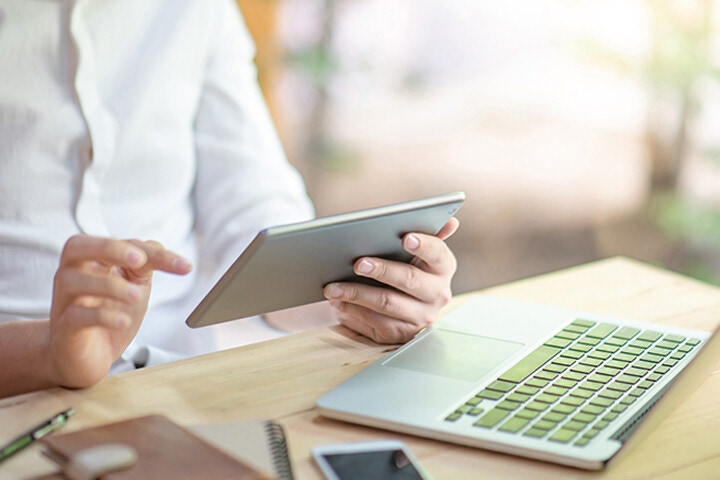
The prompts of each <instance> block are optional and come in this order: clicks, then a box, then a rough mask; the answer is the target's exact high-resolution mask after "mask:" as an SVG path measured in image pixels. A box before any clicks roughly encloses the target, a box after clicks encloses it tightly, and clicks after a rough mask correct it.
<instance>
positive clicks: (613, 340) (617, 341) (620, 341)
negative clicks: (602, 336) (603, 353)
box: [605, 337, 628, 347]
mask: <svg viewBox="0 0 720 480" xmlns="http://www.w3.org/2000/svg"><path fill="white" fill-rule="evenodd" d="M627 342H628V341H627V339H625V338H620V337H610V338H608V339H607V340H605V343H606V344H607V345H612V346H614V347H622V346H623V345H625V344H626V343H627Z"/></svg>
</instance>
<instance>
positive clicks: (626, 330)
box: [614, 327, 640, 340]
mask: <svg viewBox="0 0 720 480" xmlns="http://www.w3.org/2000/svg"><path fill="white" fill-rule="evenodd" d="M638 333H640V329H639V328H633V327H622V328H621V329H620V330H618V331H617V332H615V334H614V336H615V337H620V338H624V339H627V340H630V339H631V338H632V337H634V336H635V335H637V334H638Z"/></svg>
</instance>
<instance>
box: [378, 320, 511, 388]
mask: <svg viewBox="0 0 720 480" xmlns="http://www.w3.org/2000/svg"><path fill="white" fill-rule="evenodd" d="M523 345H524V344H523V343H517V342H509V341H507V340H500V339H497V338H490V337H481V336H478V335H472V334H468V333H460V332H453V331H450V330H441V329H435V330H433V331H432V332H431V333H430V334H428V335H425V336H424V337H422V338H421V339H419V340H418V341H417V342H415V343H413V345H412V346H411V347H410V348H407V349H405V350H403V351H401V352H400V353H398V354H397V355H394V356H393V357H392V358H390V359H389V360H387V361H386V362H385V363H384V365H386V366H389V367H395V368H402V369H405V370H413V371H417V372H423V373H429V374H432V375H440V376H443V377H452V378H456V379H459V380H467V381H469V382H474V381H477V380H479V379H480V378H482V377H483V376H484V375H485V374H486V373H488V372H489V371H491V370H492V369H494V368H495V367H497V366H498V365H500V363H502V362H503V361H504V360H505V359H506V358H508V357H509V356H510V355H512V354H513V353H515V352H517V351H518V350H519V349H520V348H521V347H522V346H523Z"/></svg>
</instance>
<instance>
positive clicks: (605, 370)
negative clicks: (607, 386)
mask: <svg viewBox="0 0 720 480" xmlns="http://www.w3.org/2000/svg"><path fill="white" fill-rule="evenodd" d="M597 373H599V374H600V375H609V376H611V377H614V376H615V375H617V374H618V373H620V369H619V368H611V367H607V366H605V367H602V368H599V369H598V371H597Z"/></svg>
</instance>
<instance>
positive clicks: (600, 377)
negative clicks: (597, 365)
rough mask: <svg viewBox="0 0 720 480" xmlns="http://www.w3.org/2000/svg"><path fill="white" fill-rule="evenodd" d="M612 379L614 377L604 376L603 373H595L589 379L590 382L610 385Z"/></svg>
mask: <svg viewBox="0 0 720 480" xmlns="http://www.w3.org/2000/svg"><path fill="white" fill-rule="evenodd" d="M612 379H613V377H611V376H610V375H604V374H602V373H595V374H593V375H590V376H589V377H588V380H589V381H591V382H598V383H608V382H609V381H610V380H612Z"/></svg>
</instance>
